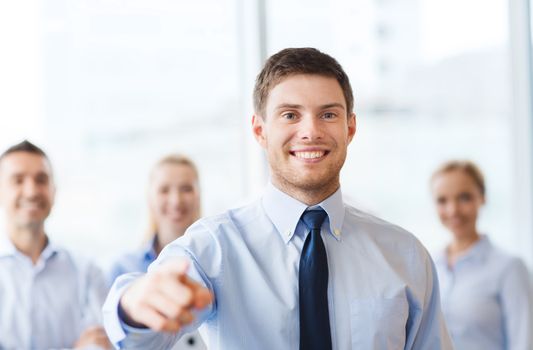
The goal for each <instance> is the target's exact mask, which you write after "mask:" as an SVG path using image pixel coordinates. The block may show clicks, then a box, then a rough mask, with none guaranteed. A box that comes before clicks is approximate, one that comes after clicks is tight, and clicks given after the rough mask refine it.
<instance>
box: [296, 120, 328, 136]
mask: <svg viewBox="0 0 533 350" xmlns="http://www.w3.org/2000/svg"><path fill="white" fill-rule="evenodd" d="M299 134H300V138H302V139H304V140H309V141H314V140H318V139H321V138H322V137H323V130H322V128H321V123H320V119H319V118H317V117H315V116H313V115H307V116H304V117H303V118H302V120H301V121H300V125H299Z"/></svg>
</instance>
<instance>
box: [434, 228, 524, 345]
mask: <svg viewBox="0 0 533 350" xmlns="http://www.w3.org/2000/svg"><path fill="white" fill-rule="evenodd" d="M435 263H436V266H437V271H438V274H439V279H440V287H441V298H442V308H443V312H444V316H445V319H446V323H447V325H448V329H449V330H450V334H451V336H452V339H453V342H454V344H455V346H456V348H457V349H458V350H531V349H533V342H532V333H533V323H532V319H531V307H532V300H531V290H530V280H529V275H528V271H527V268H526V267H525V265H524V264H523V263H522V261H520V259H518V258H515V257H512V256H509V255H508V254H506V253H504V252H502V251H500V250H499V249H497V248H495V247H494V246H493V245H492V244H491V243H490V241H489V239H488V238H487V237H486V236H482V237H481V239H480V240H479V241H478V242H477V243H476V244H475V245H474V246H473V247H472V248H471V249H470V250H469V251H468V252H467V253H466V254H465V255H463V256H462V257H461V258H459V259H458V260H457V262H456V263H455V266H454V267H453V269H450V268H449V267H448V263H447V258H446V253H445V251H442V252H441V253H440V254H438V256H436V257H435Z"/></svg>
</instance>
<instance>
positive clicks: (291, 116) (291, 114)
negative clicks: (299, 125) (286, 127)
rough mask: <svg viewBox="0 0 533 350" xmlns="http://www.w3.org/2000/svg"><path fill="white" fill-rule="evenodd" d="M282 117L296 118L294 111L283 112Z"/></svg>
mask: <svg viewBox="0 0 533 350" xmlns="http://www.w3.org/2000/svg"><path fill="white" fill-rule="evenodd" d="M282 117H283V119H287V120H294V119H296V114H294V113H284V114H283V115H282Z"/></svg>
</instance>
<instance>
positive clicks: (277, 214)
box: [263, 183, 344, 243]
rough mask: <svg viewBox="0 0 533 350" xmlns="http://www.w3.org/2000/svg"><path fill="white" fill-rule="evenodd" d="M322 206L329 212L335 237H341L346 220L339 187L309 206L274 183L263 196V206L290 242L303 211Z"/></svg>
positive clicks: (285, 238) (279, 230)
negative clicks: (319, 201)
mask: <svg viewBox="0 0 533 350" xmlns="http://www.w3.org/2000/svg"><path fill="white" fill-rule="evenodd" d="M316 207H321V208H322V209H324V210H325V211H326V213H327V214H328V221H327V222H329V229H330V230H329V231H330V233H331V234H332V235H333V236H334V237H335V239H337V240H340V239H341V233H342V232H341V229H342V223H343V221H344V203H343V202H342V192H341V189H340V188H339V189H338V190H337V191H335V193H333V194H332V195H331V196H329V197H328V198H326V199H325V200H323V201H322V202H321V203H318V204H317V205H314V206H311V207H308V206H307V204H304V203H302V202H300V201H298V200H297V199H295V198H293V197H291V196H289V195H288V194H286V193H284V192H282V191H280V190H279V189H278V188H276V187H275V186H274V185H273V184H272V183H269V184H268V186H267V189H266V192H265V194H264V196H263V208H264V210H265V213H266V214H267V216H268V217H269V218H270V220H271V221H272V223H273V224H274V226H275V227H276V229H277V230H278V232H279V234H280V235H281V237H282V238H283V240H284V242H285V243H288V242H289V241H290V240H291V238H292V236H293V235H294V232H295V231H296V226H297V225H298V222H299V221H300V217H301V216H302V214H303V212H304V211H305V210H306V209H308V208H316Z"/></svg>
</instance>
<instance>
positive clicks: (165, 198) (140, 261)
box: [109, 155, 205, 349]
mask: <svg viewBox="0 0 533 350" xmlns="http://www.w3.org/2000/svg"><path fill="white" fill-rule="evenodd" d="M147 197H148V210H149V220H150V221H149V229H148V232H147V236H146V239H145V242H144V244H143V246H142V247H141V249H139V250H137V251H135V252H132V253H129V254H125V255H124V256H122V257H120V258H119V259H118V260H117V261H116V262H115V263H114V264H113V265H112V268H111V270H110V274H109V280H110V282H111V283H113V281H114V280H115V279H116V278H117V277H118V276H120V275H122V274H125V273H129V272H146V271H147V269H148V266H149V265H150V264H151V263H152V262H153V261H154V260H155V259H156V258H157V256H158V255H159V253H160V252H161V250H162V249H163V248H164V247H165V246H166V245H167V244H169V243H170V242H172V241H174V240H175V239H176V238H179V237H181V236H182V235H183V234H184V233H185V231H186V230H187V228H188V227H189V226H190V225H191V224H192V223H194V222H195V221H196V220H198V219H199V218H200V186H199V177H198V170H197V168H196V165H195V164H194V163H193V161H192V160H190V159H189V158H187V157H185V156H183V155H168V156H166V157H163V158H161V159H160V160H159V161H158V162H157V163H156V164H155V165H154V166H153V168H152V171H151V172H150V177H149V184H148V193H147ZM204 348H205V346H204V345H203V342H202V340H201V338H200V337H199V336H198V334H197V333H193V334H188V335H185V336H183V337H182V338H181V339H180V341H179V342H178V344H177V345H176V346H175V347H174V348H173V349H204Z"/></svg>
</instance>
